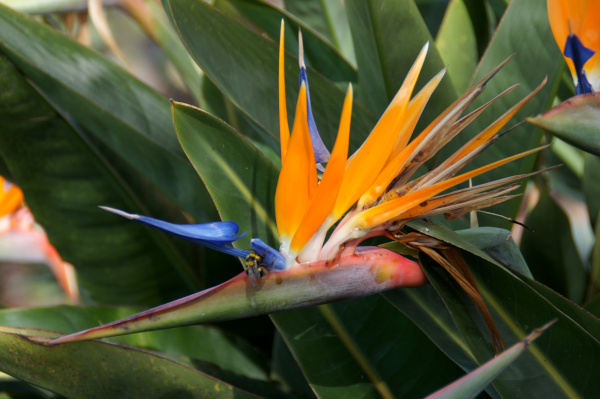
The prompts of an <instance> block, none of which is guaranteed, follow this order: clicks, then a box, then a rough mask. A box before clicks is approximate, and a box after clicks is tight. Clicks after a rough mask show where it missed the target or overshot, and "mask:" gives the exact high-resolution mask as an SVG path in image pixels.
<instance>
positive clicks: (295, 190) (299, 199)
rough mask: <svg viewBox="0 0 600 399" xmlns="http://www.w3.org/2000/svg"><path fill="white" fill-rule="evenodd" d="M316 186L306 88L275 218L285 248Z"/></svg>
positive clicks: (298, 108)
mask: <svg viewBox="0 0 600 399" xmlns="http://www.w3.org/2000/svg"><path fill="white" fill-rule="evenodd" d="M316 185H317V168H316V164H315V156H314V154H313V149H312V143H311V140H310V132H309V130H308V122H307V108H306V86H305V85H304V84H302V86H301V87H300V93H299V94H298V104H297V105H296V115H295V118H294V127H293V130H292V136H291V139H290V143H289V148H288V151H287V154H286V156H285V159H284V161H283V166H282V168H281V173H280V174H279V180H278V182H277V191H276V193H275V216H276V219H277V229H278V230H279V235H280V239H281V241H282V244H284V243H286V242H288V243H289V241H290V240H291V238H292V237H293V235H294V233H295V232H296V230H297V229H298V226H299V225H300V222H301V221H302V218H303V217H304V214H305V213H306V209H307V208H308V206H309V204H310V202H309V201H310V198H311V194H312V193H314V192H315V191H316Z"/></svg>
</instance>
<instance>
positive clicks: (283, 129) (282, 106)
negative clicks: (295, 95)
mask: <svg viewBox="0 0 600 399" xmlns="http://www.w3.org/2000/svg"><path fill="white" fill-rule="evenodd" d="M284 32H285V24H284V22H283V20H281V33H280V36H279V141H280V143H281V164H282V165H283V160H284V158H285V154H286V153H287V149H288V144H289V141H290V127H289V125H288V117H287V105H286V101H285V50H284V42H285V40H284Z"/></svg>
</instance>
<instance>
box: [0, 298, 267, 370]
mask: <svg viewBox="0 0 600 399" xmlns="http://www.w3.org/2000/svg"><path fill="white" fill-rule="evenodd" d="M138 311H140V309H134V308H124V307H106V306H103V307H91V306H86V307H74V306H54V307H41V308H29V309H4V310H0V325H2V326H9V327H20V328H21V327H25V328H41V329H45V330H52V331H57V332H61V333H74V332H77V331H80V330H83V329H86V328H91V327H95V326H97V325H98V323H106V322H108V321H112V320H115V319H120V318H123V317H127V316H130V315H132V314H134V313H136V312H138ZM110 341H111V342H114V343H118V344H124V345H129V346H134V347H137V348H142V349H147V350H153V351H161V352H165V353H166V354H167V356H168V354H172V355H184V356H189V357H191V358H194V359H198V360H201V361H204V362H211V363H213V364H216V365H217V366H219V367H220V368H222V369H224V370H229V371H232V372H235V373H237V374H240V375H244V376H247V377H251V378H256V379H260V380H267V377H268V374H267V367H266V366H267V365H266V361H265V359H263V358H262V357H261V356H260V355H259V354H258V352H257V351H256V349H254V348H252V347H251V346H250V345H248V344H246V343H245V342H244V341H242V340H241V339H238V338H235V337H233V336H231V335H228V334H225V333H223V332H221V331H220V330H218V329H216V328H213V327H206V326H193V327H184V328H177V329H170V330H162V331H152V332H148V333H140V334H133V335H127V336H122V337H114V338H111V339H110Z"/></svg>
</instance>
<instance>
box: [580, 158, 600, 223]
mask: <svg viewBox="0 0 600 399" xmlns="http://www.w3.org/2000/svg"><path fill="white" fill-rule="evenodd" d="M583 193H584V194H585V203H586V204H587V208H588V213H589V215H590V220H591V221H592V223H596V220H597V219H598V215H599V214H600V202H599V201H598V198H600V158H599V157H597V156H595V155H592V154H586V155H585V156H584V169H583ZM594 226H596V224H594Z"/></svg>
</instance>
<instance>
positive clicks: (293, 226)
mask: <svg viewBox="0 0 600 399" xmlns="http://www.w3.org/2000/svg"><path fill="white" fill-rule="evenodd" d="M300 40H301V39H300ZM283 43H284V40H283V25H282V29H281V40H280V50H279V51H280V52H279V55H280V56H279V116H280V142H281V159H282V168H281V172H280V175H279V179H278V184H277V189H276V195H275V214H276V215H275V216H276V222H277V229H278V232H279V240H280V247H279V249H278V250H277V249H275V248H272V247H270V246H268V245H267V244H266V243H264V242H263V241H262V240H261V239H260V238H254V239H253V240H251V247H252V251H249V250H243V249H238V248H235V247H233V246H231V245H230V244H231V243H233V242H235V241H236V240H237V239H239V238H240V237H242V236H241V235H237V234H238V227H237V225H236V224H235V223H234V222H215V223H207V224H197V225H176V224H172V223H168V222H164V221H161V220H157V219H154V218H150V217H147V216H141V215H134V214H129V213H126V212H123V211H120V210H116V209H113V208H105V209H106V210H109V211H111V212H114V213H117V214H119V215H121V216H124V217H127V218H129V219H132V220H136V221H138V222H141V223H145V224H147V225H150V226H152V227H155V228H158V229H161V230H163V231H166V232H169V233H172V234H175V235H177V236H180V237H182V238H185V239H188V240H191V241H194V242H196V243H199V244H201V245H205V246H207V247H210V248H213V249H215V250H218V251H221V252H225V253H228V254H231V255H234V256H238V257H242V258H245V260H246V262H245V263H246V266H247V270H246V272H244V273H241V274H240V275H238V276H236V277H234V278H233V279H231V280H229V281H227V282H225V283H223V284H221V285H219V286H216V287H213V288H210V289H207V290H204V291H202V292H199V293H197V294H194V295H190V296H188V297H186V298H182V299H180V300H177V301H174V302H171V303H168V304H166V305H162V306H159V307H157V308H154V309H151V310H148V311H146V312H142V313H140V314H138V315H134V316H131V317H129V318H126V319H123V320H119V321H116V322H113V323H109V324H107V325H104V326H100V327H96V328H93V329H90V330H86V331H83V332H79V333H75V334H71V335H68V336H65V337H61V338H58V339H55V340H53V341H52V343H53V344H58V343H65V342H72V341H79V340H85V339H92V338H102V337H107V336H113V335H121V334H128V333H133V332H140V331H148V330H155V329H161V328H168V327H174V326H181V325H189V324H197V323H202V322H212V321H217V320H225V319H230V318H239V317H247V316H253V315H258V314H265V313H273V312H277V311H282V310H289V309H295V308H300V307H306V306H312V305H317V304H322V303H327V302H333V301H337V300H342V299H348V298H354V297H360V296H365V295H370V294H373V293H377V292H381V291H384V290H388V289H391V288H397V287H414V286H419V285H423V284H426V283H427V282H428V281H427V278H426V276H425V274H424V272H423V270H422V269H421V267H420V265H419V264H418V263H417V262H415V261H412V260H410V259H407V258H405V257H403V256H401V255H399V254H397V253H395V252H392V251H390V250H387V249H384V248H381V247H368V246H367V247H365V246H361V245H360V244H361V243H362V242H363V241H364V240H366V239H367V238H370V237H374V236H387V237H390V238H392V239H394V240H398V241H401V242H404V243H406V244H407V245H409V246H410V247H412V248H416V249H419V250H422V251H424V252H425V253H427V254H428V255H430V256H431V257H432V258H434V260H436V261H437V262H438V263H440V264H441V265H442V266H444V267H445V268H446V269H447V270H449V271H450V272H451V274H452V275H453V277H454V278H455V279H456V280H457V281H459V283H461V285H462V286H463V287H464V288H465V289H466V291H467V293H468V294H469V295H470V296H471V298H473V299H474V300H476V303H477V305H478V307H479V308H480V310H481V311H482V313H483V314H484V317H485V318H486V321H487V322H488V325H489V326H490V330H491V331H492V336H493V343H494V347H495V348H497V346H498V345H499V346H502V343H501V340H500V338H499V336H498V335H497V332H496V331H495V327H493V321H492V319H491V316H490V315H489V312H488V311H487V308H486V307H485V303H484V302H483V300H482V299H481V295H480V294H479V292H478V291H477V287H476V284H475V282H474V280H473V278H472V277H471V276H470V274H469V273H468V268H466V265H465V264H464V261H462V260H461V259H460V256H459V255H458V252H457V251H456V250H453V249H452V248H449V247H448V246H447V245H443V244H442V245H440V243H439V242H437V241H436V240H434V239H431V238H428V237H427V238H423V237H422V236H419V235H416V234H415V233H411V234H408V235H405V234H404V233H402V231H401V229H402V228H403V227H404V225H405V224H406V223H407V222H408V221H410V220H413V219H420V218H425V217H430V216H434V215H440V214H444V215H445V216H446V217H447V218H449V219H455V218H458V217H460V216H462V215H464V214H466V213H468V212H471V211H473V210H477V209H481V208H484V207H488V206H491V205H494V204H497V203H499V202H502V201H506V200H508V199H510V198H513V197H514V196H515V195H513V194H511V193H512V192H513V191H514V190H516V189H517V188H518V187H519V183H518V180H521V179H523V178H526V177H528V176H529V175H531V174H526V175H518V176H511V177H507V178H504V179H500V180H496V181H492V182H488V183H484V184H480V185H476V186H473V187H469V188H464V189H460V190H457V191H454V192H451V193H448V194H444V192H445V191H447V190H448V189H450V188H452V187H454V186H456V185H458V184H461V183H463V182H466V181H468V180H470V179H471V178H473V177H475V176H478V175H480V174H483V173H485V172H487V171H489V170H492V169H494V168H497V167H499V166H501V165H504V164H506V163H508V162H510V161H513V160H516V159H518V158H521V157H524V156H527V155H529V154H532V153H534V152H536V151H539V150H540V149H541V148H543V147H541V148H536V149H533V150H529V151H526V152H523V153H521V154H517V155H513V156H511V157H508V158H506V159H503V160H500V161H497V162H494V163H491V164H489V165H486V166H483V167H480V168H478V169H475V170H472V171H469V172H465V173H462V174H458V173H459V172H460V171H461V169H463V168H464V167H465V166H466V165H467V164H468V163H469V162H470V161H471V160H473V159H474V158H475V157H477V156H478V155H479V154H481V153H482V152H483V151H484V150H485V149H486V148H488V147H489V146H490V145H492V144H493V143H494V142H495V141H496V140H498V139H499V138H500V137H501V136H502V135H503V133H500V130H501V129H502V127H503V126H504V125H505V124H506V123H507V122H508V121H509V120H510V119H511V118H512V117H513V116H514V115H515V114H516V113H517V112H518V110H519V109H521V108H522V107H523V105H525V103H526V102H527V101H528V100H529V99H531V98H532V97H533V96H534V95H535V94H536V93H537V92H538V91H539V90H540V88H541V87H542V86H543V84H544V83H545V82H542V84H541V85H540V86H539V87H538V88H537V89H535V90H534V91H533V92H532V93H530V94H529V95H528V96H526V97H525V98H524V99H523V100H521V101H520V102H518V103H517V104H516V105H514V106H513V107H512V108H510V109H509V110H508V111H506V112H505V113H504V114H503V115H502V116H501V117H499V118H498V119H497V120H496V121H495V122H493V123H492V124H491V125H489V126H488V127H487V128H486V129H484V130H483V131H482V132H481V133H479V134H478V135H477V136H475V137H474V138H473V139H471V140H470V141H469V142H467V143H466V144H465V145H464V146H463V147H462V148H460V149H459V150H458V151H457V152H455V153H454V154H453V155H452V156H450V157H449V158H448V159H447V160H445V161H444V162H443V163H441V164H440V165H439V166H437V167H436V168H433V169H432V170H430V171H428V172H427V173H425V174H423V175H421V176H420V177H418V178H416V179H413V180H410V179H411V177H412V176H413V175H414V174H415V172H416V171H417V170H418V169H419V168H420V167H421V166H423V165H424V164H425V162H427V161H428V160H430V159H431V158H432V157H433V156H434V155H435V154H436V153H437V152H438V151H439V150H440V149H441V148H442V147H444V145H446V144H447V143H448V142H449V141H450V140H452V139H453V138H454V137H455V136H456V135H458V134H459V133H460V132H461V131H462V130H463V129H464V128H465V127H466V126H467V125H469V123H470V122H472V121H473V120H474V119H475V118H476V117H477V116H479V115H480V114H481V113H482V112H483V111H484V110H485V109H486V108H487V107H488V106H489V105H490V104H491V103H492V102H494V101H495V100H496V99H497V98H499V97H500V96H502V95H504V94H506V93H508V92H510V91H511V90H513V89H514V88H515V87H516V86H513V87H510V88H508V89H507V90H505V91H504V92H503V93H501V94H500V95H498V96H497V97H496V98H494V99H493V100H491V101H489V102H488V103H486V104H484V105H483V106H481V107H479V108H477V109H475V110H474V111H472V112H470V113H468V114H467V115H465V116H462V117H461V115H462V114H463V113H464V111H465V110H466V109H467V107H468V106H469V105H470V104H472V102H473V101H474V100H475V98H476V97H477V96H478V95H479V94H480V93H481V92H482V91H483V90H484V88H485V86H486V83H487V82H488V81H489V79H491V78H492V77H493V75H494V74H495V73H496V72H498V70H499V69H500V68H501V67H502V66H503V65H504V63H505V62H507V61H508V60H507V61H505V62H504V63H502V64H501V65H499V66H498V67H497V68H495V69H494V70H493V71H491V72H490V73H489V75H488V76H486V77H485V78H484V79H483V80H482V81H480V82H479V83H477V84H476V85H475V86H473V87H472V88H471V89H469V90H468V91H467V92H466V93H465V94H464V95H463V96H462V97H460V98H459V99H458V100H456V101H455V102H454V103H453V104H452V105H451V106H450V107H448V109H446V110H445V111H444V112H443V113H442V114H441V115H439V116H438V117H437V118H436V119H435V120H434V121H433V122H431V124H430V125H429V126H428V127H427V128H425V129H424V130H423V131H422V132H421V133H420V134H419V135H417V136H416V138H415V139H413V140H412V141H410V137H411V136H412V134H413V132H414V130H415V127H416V125H417V122H418V120H419V117H420V115H421V113H422V111H423V109H424V108H425V106H426V104H427V102H428V100H429V98H430V97H431V95H432V93H433V92H434V90H435V88H436V87H437V85H438V84H439V82H440V81H441V79H442V77H443V76H444V73H445V70H442V71H441V72H440V73H438V74H437V75H435V76H434V77H433V78H432V79H431V80H430V81H429V82H428V83H427V84H426V85H425V86H424V87H423V88H422V89H421V90H420V91H419V92H418V93H417V94H416V95H414V96H413V95H412V93H413V90H414V88H415V85H416V82H417V78H418V76H419V73H420V71H421V68H422V66H423V63H424V60H425V57H426V53H427V50H428V45H427V44H426V45H425V46H424V47H423V49H422V51H421V52H420V54H419V55H418V57H417V59H416V61H415V63H414V65H413V66H412V68H411V69H410V71H409V72H408V75H407V77H406V79H405V81H404V83H403V84H402V86H401V87H400V89H399V90H398V93H397V94H396V96H395V97H394V99H393V100H392V102H391V103H390V105H389V106H388V108H387V109H386V111H385V112H384V114H383V115H382V117H381V118H380V120H379V122H378V123H377V125H376V126H375V127H374V129H373V130H372V132H371V133H370V135H369V137H368V138H367V139H366V141H365V142H364V143H363V144H362V146H361V147H360V148H359V149H358V150H357V151H356V152H355V153H354V154H352V155H351V156H350V157H348V147H349V144H348V143H349V135H350V124H351V115H352V103H353V90H352V86H351V85H350V86H349V87H348V91H347V95H346V98H345V101H344V106H343V109H342V113H341V118H340V124H339V130H338V135H337V139H336V142H335V145H334V147H333V150H332V151H331V153H329V151H328V150H327V149H326V148H325V146H324V145H323V143H322V141H321V139H320V137H319V134H318V130H317V126H316V123H315V121H314V118H313V116H312V109H311V102H310V90H309V84H308V78H307V74H306V66H305V64H304V61H303V54H302V44H301V43H300V57H299V60H300V92H299V95H298V100H297V104H296V113H295V117H294V121H293V124H292V129H291V133H290V128H289V123H288V117H287V105H286V96H285V79H284V47H283ZM411 97H412V98H411ZM324 163H326V167H325V168H324V169H323V168H322V167H321V166H320V164H324ZM319 169H321V170H323V173H322V175H321V176H319ZM331 230H333V231H331ZM330 231H331V233H330V235H329V236H328V233H329V232H330Z"/></svg>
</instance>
